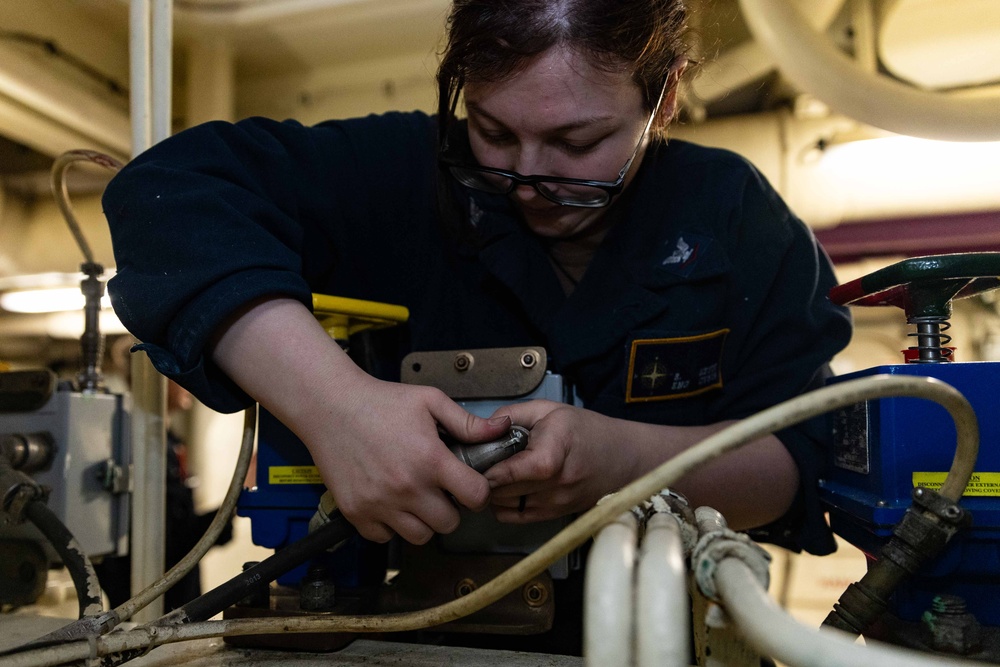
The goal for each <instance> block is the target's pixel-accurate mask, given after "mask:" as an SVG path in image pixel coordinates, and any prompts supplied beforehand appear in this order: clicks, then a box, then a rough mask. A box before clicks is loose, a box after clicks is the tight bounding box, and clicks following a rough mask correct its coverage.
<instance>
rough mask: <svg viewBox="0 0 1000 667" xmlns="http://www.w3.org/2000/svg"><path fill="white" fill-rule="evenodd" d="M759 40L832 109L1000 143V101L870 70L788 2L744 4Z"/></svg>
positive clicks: (921, 132)
mask: <svg viewBox="0 0 1000 667" xmlns="http://www.w3.org/2000/svg"><path fill="white" fill-rule="evenodd" d="M740 8H741V10H742V12H743V17H744V19H745V20H746V22H747V25H748V26H749V28H750V31H751V33H752V34H753V36H754V38H755V39H756V40H757V41H758V42H760V43H761V45H762V46H764V48H765V49H767V50H768V51H769V52H770V53H771V56H772V57H773V58H774V59H775V61H776V62H777V65H778V69H779V70H780V71H781V73H782V74H783V75H784V76H785V77H787V78H788V80H789V81H791V82H792V84H794V85H795V86H797V87H798V88H800V89H802V90H803V91H805V92H808V93H810V94H811V95H814V96H815V97H816V98H818V99H820V100H822V101H823V102H825V103H826V104H827V105H829V106H830V107H831V108H832V109H835V110H837V111H839V112H840V113H842V114H845V115H847V116H850V117H851V118H854V119H856V120H859V121H861V122H863V123H867V124H868V125H871V126H873V127H878V128H881V129H884V130H888V131H890V132H895V133H897V134H905V135H910V136H915V137H923V138H926V139H939V140H944V141H997V140H1000V100H998V99H997V96H996V95H991V96H990V97H978V98H967V97H958V96H955V95H950V94H947V93H935V92H929V91H924V90H919V89H917V88H913V87H911V86H908V85H906V84H904V83H901V82H900V81H897V80H895V79H892V78H889V77H885V76H881V75H878V74H875V73H870V72H866V71H864V70H863V69H861V68H860V67H857V66H856V65H855V64H854V63H853V62H852V61H851V59H850V58H848V57H847V56H846V55H845V54H844V53H842V52H841V51H840V50H838V49H837V48H836V47H835V46H834V45H833V43H832V42H831V41H830V40H828V39H826V38H825V36H823V35H820V34H817V33H816V31H815V30H813V29H812V28H811V27H810V26H809V23H808V21H807V20H806V19H805V17H803V16H802V14H801V13H800V12H799V10H798V8H797V7H796V6H795V4H794V3H789V2H788V0H740Z"/></svg>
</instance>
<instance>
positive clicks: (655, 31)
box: [438, 0, 687, 122]
mask: <svg viewBox="0 0 1000 667" xmlns="http://www.w3.org/2000/svg"><path fill="white" fill-rule="evenodd" d="M686 31H687V10H686V8H685V5H684V0H454V2H453V3H452V7H451V13H450V15H449V17H448V45H447V47H446V49H445V51H444V54H443V57H442V59H441V65H440V67H439V68H438V88H439V93H440V97H439V100H438V110H439V114H440V115H439V120H441V121H442V122H447V121H448V120H449V119H450V117H451V115H452V114H453V112H454V109H455V106H456V104H457V101H458V96H459V93H460V92H461V90H462V87H463V86H464V84H465V82H466V81H470V80H471V81H489V82H495V81H503V80H504V79H507V78H509V77H511V76H514V75H515V74H517V73H518V71H520V69H521V68H522V67H523V66H524V65H525V64H526V62H527V60H528V59H530V58H532V57H533V56H536V55H538V54H540V53H542V52H544V51H546V50H548V49H549V48H551V47H553V46H556V45H558V44H563V45H566V46H569V47H571V48H573V49H575V50H576V51H578V52H579V53H581V54H584V55H586V56H588V57H590V58H591V59H592V62H593V63H594V64H595V65H597V66H603V67H606V68H608V70H610V71H616V70H620V68H621V67H622V65H623V64H624V65H625V66H626V67H628V68H629V69H630V71H631V75H632V78H633V79H634V80H635V82H636V84H637V85H638V86H639V88H640V89H641V90H642V94H643V100H644V103H645V105H646V107H647V111H650V112H651V111H652V110H653V108H654V106H655V105H656V101H657V99H658V97H659V95H660V91H661V90H663V86H664V85H665V83H666V81H667V77H668V75H669V73H670V69H671V67H672V66H674V64H675V63H678V62H680V61H682V60H683V59H684V58H685V54H686V51H687V45H686V43H685V37H686Z"/></svg>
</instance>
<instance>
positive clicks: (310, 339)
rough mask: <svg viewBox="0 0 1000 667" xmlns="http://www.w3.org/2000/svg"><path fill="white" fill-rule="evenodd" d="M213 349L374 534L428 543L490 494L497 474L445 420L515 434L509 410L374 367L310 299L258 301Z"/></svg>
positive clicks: (475, 433) (480, 435)
mask: <svg viewBox="0 0 1000 667" xmlns="http://www.w3.org/2000/svg"><path fill="white" fill-rule="evenodd" d="M212 358H213V360H214V361H215V362H216V364H218V365H219V367H220V368H221V369H222V370H223V371H225V372H226V374H227V375H229V377H230V378H232V380H233V381H234V382H236V383H237V384H238V385H239V386H240V387H242V388H243V389H244V391H246V392H247V393H248V394H250V395H251V396H252V397H254V398H255V399H256V400H257V401H258V402H259V403H260V404H261V405H262V406H264V407H265V408H267V410H268V411H270V412H271V413H272V414H273V415H274V416H275V417H277V418H278V419H279V420H280V421H281V422H282V423H284V424H285V425H286V426H288V427H289V428H290V429H291V430H292V431H293V432H294V433H295V434H296V435H297V436H298V437H299V438H300V439H301V440H302V441H303V442H304V443H305V445H306V447H307V448H308V449H309V452H310V453H311V454H312V456H313V459H314V461H315V463H316V465H317V466H318V467H319V470H320V474H321V475H322V477H323V481H324V483H325V484H326V485H327V486H328V487H329V488H330V490H331V491H332V492H333V496H334V498H335V499H336V501H337V504H338V506H339V507H340V509H341V511H342V512H343V513H344V516H345V517H346V518H347V519H348V520H349V521H350V522H351V523H352V524H354V526H355V527H356V528H357V529H358V532H359V533H361V535H362V536H363V537H365V538H367V539H369V540H373V541H376V542H385V541H387V540H388V539H389V538H391V537H392V534H393V532H396V533H398V534H399V535H400V536H401V537H403V539H405V540H407V541H409V542H412V543H414V544H422V543H425V542H427V541H428V540H429V539H430V538H431V536H432V535H433V534H434V533H435V532H441V533H447V532H450V531H452V530H454V529H455V528H456V527H457V526H458V521H459V513H458V509H457V508H456V506H455V504H454V503H455V502H457V503H459V504H461V505H463V506H465V507H468V508H469V509H472V510H481V509H483V508H484V507H486V505H487V504H488V502H489V495H490V489H489V483H488V482H487V481H486V478H485V477H483V476H482V475H480V474H479V473H477V472H475V471H474V470H472V469H471V468H468V467H466V466H465V465H464V464H463V463H461V462H460V461H459V460H458V459H457V458H456V457H455V456H454V455H453V454H452V453H451V452H450V451H449V450H448V448H447V447H446V446H445V445H444V443H443V442H442V441H441V439H440V437H439V436H438V426H440V427H442V428H444V429H445V430H446V431H448V432H449V433H450V434H451V435H452V436H454V437H455V438H457V439H459V440H462V441H465V442H481V441H486V440H491V439H494V438H498V437H501V436H502V435H504V434H506V432H507V431H508V429H509V428H510V420H509V418H501V419H498V420H494V421H492V422H491V421H488V420H486V419H483V418H481V417H475V416H473V415H471V414H469V413H468V412H466V411H465V410H464V409H462V408H461V407H460V406H459V405H458V404H456V403H455V402H454V401H452V400H451V399H449V398H448V397H447V396H445V395H444V394H443V393H442V392H441V391H439V390H437V389H433V388H430V387H418V386H413V385H402V384H395V383H390V382H383V381H380V380H376V379H374V378H372V377H371V376H369V375H367V374H366V373H364V372H363V371H362V370H361V369H359V368H358V367H357V366H356V365H355V364H354V362H353V361H351V359H350V358H349V357H348V356H347V355H346V354H345V353H344V352H343V350H341V349H340V346H339V345H337V343H336V342H334V341H333V340H331V339H330V337H329V336H328V335H327V333H326V331H324V330H323V328H322V327H321V326H320V325H319V323H317V321H316V319H315V318H314V317H313V315H312V313H311V312H310V311H309V309H308V308H306V307H305V306H304V305H303V304H301V303H300V302H298V301H296V300H294V299H290V298H285V297H271V298H264V299H261V300H258V301H256V302H253V303H251V304H249V305H248V306H247V307H245V308H244V309H242V310H241V311H239V312H237V313H236V314H235V315H234V316H233V317H232V318H231V319H230V320H229V321H228V322H227V323H225V324H224V325H223V326H222V327H221V329H220V331H219V333H218V335H217V336H216V338H215V341H214V345H213V349H212ZM449 496H450V497H449ZM452 497H453V498H454V502H453V501H452Z"/></svg>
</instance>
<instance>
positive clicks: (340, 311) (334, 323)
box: [312, 294, 410, 341]
mask: <svg viewBox="0 0 1000 667" xmlns="http://www.w3.org/2000/svg"><path fill="white" fill-rule="evenodd" d="M312 298H313V314H314V315H315V316H316V319H317V320H319V323H320V324H322V325H323V328H324V329H326V332H327V333H328V334H330V337H331V338H333V339H334V340H338V341H346V340H347V339H348V338H350V337H351V336H352V335H354V334H356V333H358V332H359V331H364V330H365V329H382V328H384V327H391V326H394V325H396V324H400V323H402V322H405V321H406V320H408V319H409V318H410V311H409V310H407V309H406V308H404V307H403V306H395V305H392V304H389V303H378V302H377V301H362V300H361V299H348V298H346V297H342V296H329V295H326V294H313V295H312Z"/></svg>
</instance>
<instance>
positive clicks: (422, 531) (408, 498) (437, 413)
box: [300, 371, 510, 544]
mask: <svg viewBox="0 0 1000 667" xmlns="http://www.w3.org/2000/svg"><path fill="white" fill-rule="evenodd" d="M331 383H333V384H334V385H337V386H335V387H333V388H332V389H331V394H332V395H333V396H332V397H331V400H330V401H329V402H328V403H327V404H326V406H327V407H326V409H325V410H322V411H320V413H319V414H316V415H315V418H314V419H312V420H310V421H309V423H308V424H307V425H305V426H304V427H303V428H302V429H301V431H300V437H302V438H303V441H304V442H306V446H307V447H308V448H309V451H310V453H311V454H312V456H313V460H314V461H315V462H316V465H317V466H318V467H319V469H320V472H321V474H322V476H323V481H324V482H325V483H326V485H327V487H329V488H330V489H331V490H332V492H333V496H334V498H335V499H336V500H337V505H338V507H339V508H340V510H341V511H342V512H343V513H344V516H345V517H346V518H347V519H348V521H350V522H351V523H352V524H354V526H355V527H356V528H357V529H358V531H359V532H360V533H361V535H362V536H364V537H365V538H367V539H369V540H373V541H376V542H385V541H386V540H388V539H389V538H390V537H392V534H393V532H396V533H399V535H400V536H401V537H403V539H405V540H407V541H408V542H412V543H414V544H423V543H425V542H427V541H428V540H429V539H430V538H431V536H432V535H433V534H434V533H450V532H452V531H453V530H455V529H456V528H457V527H458V524H459V512H458V509H457V507H456V503H457V504H458V505H461V506H463V507H467V508H468V509H471V510H473V511H480V510H482V509H484V508H485V507H486V506H487V505H488V504H489V500H490V487H489V482H487V480H486V478H485V477H483V476H482V475H480V474H479V473H477V472H475V471H474V470H472V469H471V468H469V467H468V466H466V465H465V464H464V463H462V462H461V461H459V459H458V458H457V457H455V455H454V454H452V453H451V451H449V449H448V448H447V447H446V446H445V444H444V443H443V442H442V441H441V438H440V437H439V435H438V426H441V427H442V428H444V429H445V430H446V431H447V432H448V433H450V434H451V435H452V436H454V437H456V438H457V439H459V440H462V441H464V442H482V441H485V440H492V439H494V438H498V437H501V436H502V435H504V434H506V433H507V431H508V430H509V428H510V419H509V418H508V417H501V418H497V419H495V420H491V421H488V420H486V419H483V418H480V417H476V416H473V415H471V414H469V413H468V412H466V411H465V410H464V409H462V408H461V407H460V406H459V405H458V404H456V403H455V402H454V401H452V400H451V399H450V398H448V397H447V396H445V394H444V393H442V392H441V391H439V390H437V389H434V388H431V387H418V386H412V385H403V384H396V383H391V382H383V381H380V380H376V379H374V378H372V377H370V376H368V375H366V374H365V373H363V372H361V371H358V373H357V374H355V375H354V376H352V377H349V378H348V377H344V376H343V375H338V376H337V377H335V378H331ZM452 499H454V500H452Z"/></svg>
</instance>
